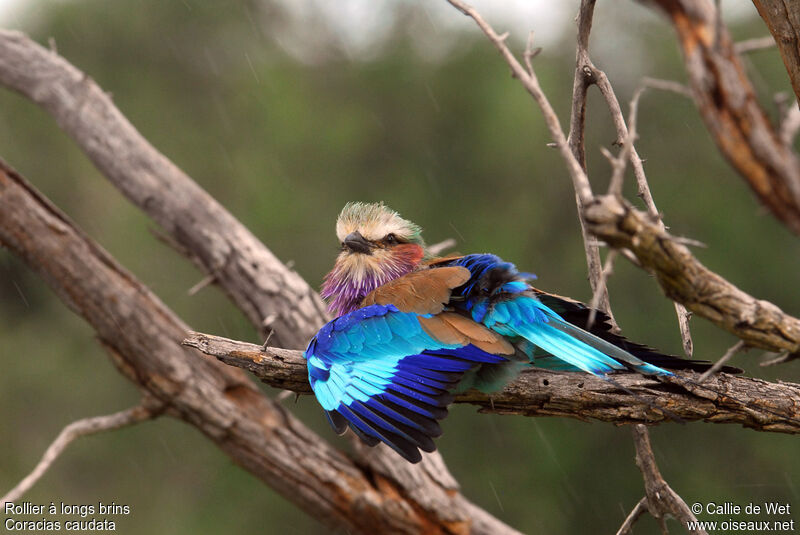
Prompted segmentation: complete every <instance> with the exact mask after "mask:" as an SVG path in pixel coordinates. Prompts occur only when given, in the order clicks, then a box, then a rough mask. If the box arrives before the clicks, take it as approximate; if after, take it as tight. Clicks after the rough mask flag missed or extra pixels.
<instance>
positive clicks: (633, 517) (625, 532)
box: [617, 496, 647, 535]
mask: <svg viewBox="0 0 800 535" xmlns="http://www.w3.org/2000/svg"><path fill="white" fill-rule="evenodd" d="M646 512H647V496H643V497H642V499H641V500H639V502H638V503H637V504H636V506H635V507H634V508H633V510H632V511H631V512H630V514H629V515H628V516H627V517H626V518H625V521H624V522H623V523H622V525H621V526H620V527H619V529H618V530H617V535H631V534H632V533H633V525H634V524H635V523H636V521H637V520H639V517H640V516H642V515H643V514H645V513H646Z"/></svg>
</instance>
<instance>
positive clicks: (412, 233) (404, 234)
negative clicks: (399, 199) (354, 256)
mask: <svg viewBox="0 0 800 535" xmlns="http://www.w3.org/2000/svg"><path fill="white" fill-rule="evenodd" d="M356 231H358V232H360V233H361V235H362V236H364V237H365V238H366V239H368V240H372V241H376V240H380V239H381V238H383V237H384V236H386V235H387V234H394V235H395V236H397V237H399V238H402V239H405V240H416V239H418V238H419V233H420V229H419V227H418V226H417V225H415V224H414V223H412V222H410V221H408V220H406V219H403V218H402V217H400V214H398V213H397V212H395V211H394V210H392V209H391V208H388V207H386V206H384V204H383V203H362V202H349V203H347V204H346V205H345V207H344V208H343V209H342V213H341V214H339V218H338V219H337V220H336V236H337V237H338V238H339V241H344V239H345V237H346V236H347V235H348V234H350V233H352V232H356Z"/></svg>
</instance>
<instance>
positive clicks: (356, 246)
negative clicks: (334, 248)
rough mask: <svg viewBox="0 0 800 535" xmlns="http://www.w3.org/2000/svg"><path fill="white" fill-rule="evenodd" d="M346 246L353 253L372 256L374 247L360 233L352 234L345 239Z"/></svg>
mask: <svg viewBox="0 0 800 535" xmlns="http://www.w3.org/2000/svg"><path fill="white" fill-rule="evenodd" d="M344 246H345V247H347V248H348V249H349V250H350V252H352V253H364V254H372V248H373V247H374V246H373V245H372V244H371V243H370V242H369V241H367V239H366V238H364V236H362V235H361V233H360V232H351V233H350V234H348V235H347V237H346V238H345V239H344Z"/></svg>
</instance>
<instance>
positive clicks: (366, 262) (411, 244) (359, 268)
mask: <svg viewBox="0 0 800 535" xmlns="http://www.w3.org/2000/svg"><path fill="white" fill-rule="evenodd" d="M336 235H337V237H338V238H339V242H340V243H341V251H340V252H339V256H338V257H337V258H336V265H335V266H334V267H333V270H331V272H330V273H328V275H327V276H326V277H325V282H324V283H323V285H322V297H323V298H324V299H326V300H327V301H328V309H329V310H330V312H331V313H332V314H335V315H337V316H340V315H342V314H346V313H347V312H350V311H352V310H355V309H356V308H358V304H359V303H360V302H361V300H362V299H363V298H364V296H366V295H367V294H368V293H370V292H371V291H372V290H374V289H375V288H377V287H378V286H381V285H383V284H386V283H387V282H389V281H391V280H394V279H396V278H398V277H402V276H403V275H405V274H407V273H410V272H411V271H413V270H414V269H415V268H416V267H417V265H419V263H420V261H421V260H422V259H423V258H424V257H425V255H426V251H425V242H424V241H423V240H422V229H421V228H420V227H419V226H417V225H415V224H414V223H412V222H411V221H408V220H407V219H403V218H402V217H400V215H399V214H398V213H397V212H395V211H394V210H392V209H390V208H388V207H386V206H384V205H383V203H361V202H350V203H347V204H346V205H345V207H344V209H342V213H341V214H339V218H338V219H337V220H336Z"/></svg>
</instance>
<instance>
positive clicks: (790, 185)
mask: <svg viewBox="0 0 800 535" xmlns="http://www.w3.org/2000/svg"><path fill="white" fill-rule="evenodd" d="M762 1H763V0H756V1H755V3H756V5H757V6H758V5H759V3H761V2H762ZM650 3H651V4H655V5H657V6H658V7H660V8H661V9H662V10H663V11H664V12H665V13H666V14H667V16H668V17H669V18H670V20H671V22H672V25H673V26H674V28H675V31H676V32H677V34H678V41H679V44H680V46H681V49H682V50H683V56H684V62H685V65H686V71H687V73H688V74H689V84H690V86H691V88H692V93H693V95H694V100H695V103H696V105H697V108H698V110H699V111H700V115H701V116H702V118H703V121H704V122H705V124H706V127H707V128H708V130H709V132H710V133H711V136H712V137H713V138H714V141H715V142H716V144H717V147H719V150H720V152H721V153H722V154H723V155H724V156H725V157H726V158H727V159H728V161H729V162H730V163H731V164H732V165H733V167H734V168H736V170H737V171H738V172H739V174H741V175H742V177H744V179H745V180H746V181H747V183H748V184H749V185H750V187H751V188H752V189H753V191H754V192H755V193H756V195H757V196H758V198H759V199H760V200H761V202H762V203H764V204H765V205H766V206H767V207H768V208H769V209H770V211H771V212H772V213H773V215H774V216H775V217H777V218H778V219H779V220H780V221H781V222H783V223H784V224H785V225H786V226H787V227H788V228H789V229H791V230H792V231H793V232H794V233H796V234H800V159H798V157H797V155H796V154H795V153H794V152H793V151H792V150H791V148H790V147H787V146H785V145H784V144H783V143H782V142H781V139H780V137H779V135H778V132H776V130H775V128H774V127H773V126H772V125H771V124H770V122H769V119H768V118H767V116H766V114H765V113H764V111H763V110H762V109H761V107H760V105H759V103H758V99H757V98H756V94H755V91H754V90H753V86H752V84H751V83H750V80H749V79H748V77H747V74H746V73H745V70H744V67H743V66H742V63H741V61H740V59H739V57H738V56H737V55H736V53H735V51H734V48H733V43H732V41H731V39H730V36H729V35H728V33H727V32H726V31H725V30H724V27H722V26H719V25H717V23H716V21H717V16H716V9H715V7H714V4H713V2H711V1H710V0H703V1H697V0H651V1H650ZM763 4H764V5H766V4H781V5H786V3H785V2H781V1H776V2H767V1H763ZM792 9H793V10H797V11H799V12H800V6H799V5H795V8H792ZM762 16H764V14H763V13H762ZM797 20H798V19H797V18H795V21H797ZM797 28H798V26H797V24H795V26H794V31H797ZM770 29H771V30H772V28H770ZM718 30H719V31H720V33H719V35H717V31H718ZM779 44H780V41H779ZM794 49H795V51H796V50H797V44H796V42H795V45H794ZM788 65H790V64H789V63H787V66H788ZM794 65H797V63H794ZM789 70H790V71H791V70H792V69H791V68H790V69H789ZM794 72H795V73H797V72H800V71H799V70H798V69H797V67H795V68H794ZM793 78H800V75H798V76H797V77H794V76H793ZM796 90H797V89H796Z"/></svg>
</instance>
